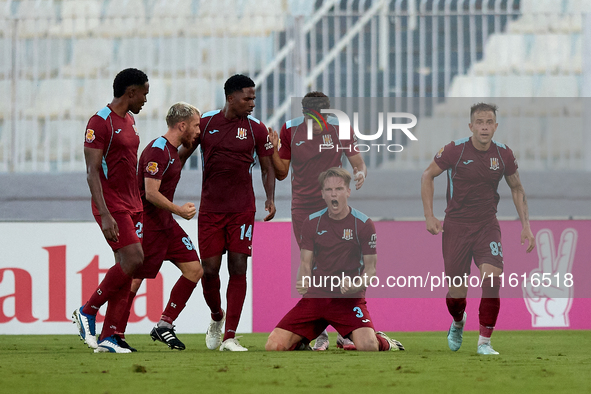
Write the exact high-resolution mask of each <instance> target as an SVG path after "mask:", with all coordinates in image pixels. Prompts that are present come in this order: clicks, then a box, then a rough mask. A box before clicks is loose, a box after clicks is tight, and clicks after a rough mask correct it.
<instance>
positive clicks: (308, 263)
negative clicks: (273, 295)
mask: <svg viewBox="0 0 591 394" xmlns="http://www.w3.org/2000/svg"><path fill="white" fill-rule="evenodd" d="M313 259H314V252H312V251H311V250H307V249H302V250H301V251H300V267H299V268H298V280H297V282H296V289H297V290H298V293H300V294H301V295H304V294H306V293H307V292H308V287H310V284H311V283H312V260H313Z"/></svg>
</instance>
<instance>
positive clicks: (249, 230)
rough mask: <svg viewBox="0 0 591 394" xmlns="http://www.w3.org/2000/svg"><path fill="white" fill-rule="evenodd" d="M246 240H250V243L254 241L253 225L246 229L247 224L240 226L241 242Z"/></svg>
mask: <svg viewBox="0 0 591 394" xmlns="http://www.w3.org/2000/svg"><path fill="white" fill-rule="evenodd" d="M245 231H246V232H245ZM244 238H248V240H249V241H252V224H251V225H249V226H248V228H246V224H243V225H242V226H240V240H241V241H242V240H243V239H244Z"/></svg>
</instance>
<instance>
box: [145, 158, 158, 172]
mask: <svg viewBox="0 0 591 394" xmlns="http://www.w3.org/2000/svg"><path fill="white" fill-rule="evenodd" d="M146 172H147V173H148V174H151V175H156V174H157V173H158V163H156V162H155V161H151V162H149V163H148V165H147V166H146Z"/></svg>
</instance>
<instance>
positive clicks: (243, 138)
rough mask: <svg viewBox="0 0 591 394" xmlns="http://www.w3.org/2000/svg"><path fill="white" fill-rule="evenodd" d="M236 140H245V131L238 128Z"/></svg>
mask: <svg viewBox="0 0 591 394" xmlns="http://www.w3.org/2000/svg"><path fill="white" fill-rule="evenodd" d="M236 138H238V139H241V140H245V139H246V138H247V137H246V129H243V128H242V127H239V128H238V133H237V134H236Z"/></svg>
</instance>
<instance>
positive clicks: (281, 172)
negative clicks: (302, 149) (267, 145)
mask: <svg viewBox="0 0 591 394" xmlns="http://www.w3.org/2000/svg"><path fill="white" fill-rule="evenodd" d="M268 129H269V141H271V143H272V144H273V156H271V158H272V160H273V168H274V169H275V178H277V180H278V181H282V180H284V179H285V178H286V177H287V174H288V173H289V164H290V162H291V160H287V159H282V158H281V157H280V156H279V134H277V132H276V131H275V130H273V129H272V128H271V127H269V128H268Z"/></svg>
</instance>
